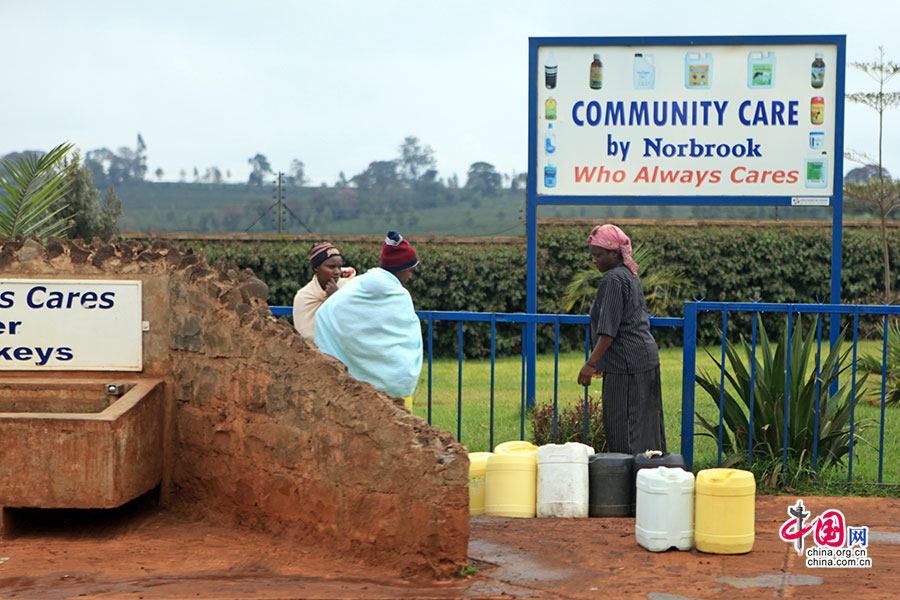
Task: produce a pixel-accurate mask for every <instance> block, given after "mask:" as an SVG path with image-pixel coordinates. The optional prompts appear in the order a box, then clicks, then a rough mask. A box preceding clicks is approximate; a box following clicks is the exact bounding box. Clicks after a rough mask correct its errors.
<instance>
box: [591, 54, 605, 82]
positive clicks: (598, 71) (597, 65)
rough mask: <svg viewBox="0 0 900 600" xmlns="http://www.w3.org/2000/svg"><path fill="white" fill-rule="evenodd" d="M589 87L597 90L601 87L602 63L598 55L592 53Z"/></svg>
mask: <svg viewBox="0 0 900 600" xmlns="http://www.w3.org/2000/svg"><path fill="white" fill-rule="evenodd" d="M590 84H591V89H592V90H599V89H601V88H603V63H602V62H600V55H599V54H597V53H596V52H595V53H594V61H593V62H592V63H591V81H590Z"/></svg>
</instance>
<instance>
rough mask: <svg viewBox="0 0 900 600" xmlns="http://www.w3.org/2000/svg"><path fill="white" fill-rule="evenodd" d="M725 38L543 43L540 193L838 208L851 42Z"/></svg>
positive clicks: (536, 125) (535, 49)
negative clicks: (754, 200)
mask: <svg viewBox="0 0 900 600" xmlns="http://www.w3.org/2000/svg"><path fill="white" fill-rule="evenodd" d="M719 40H720V38H715V39H704V38H699V39H697V40H694V41H691V42H690V43H685V42H686V40H685V39H684V38H680V39H678V40H671V41H670V39H667V38H655V39H648V40H644V39H635V38H627V39H626V38H596V39H585V38H550V39H532V60H531V61H530V63H531V69H532V71H533V73H532V75H531V77H530V81H531V82H532V92H531V95H530V99H531V102H532V103H533V106H532V107H531V110H530V111H529V114H530V115H531V119H532V123H531V127H530V130H531V136H532V141H531V144H530V148H531V149H532V157H531V159H532V160H531V161H530V164H531V165H533V166H534V167H535V168H534V169H533V170H532V171H531V173H532V176H534V177H535V180H536V194H537V195H538V196H543V197H553V196H569V197H578V196H594V197H611V196H612V197H618V198H622V197H626V199H627V197H641V198H642V199H645V198H647V197H698V196H700V197H710V196H714V197H747V196H754V197H781V198H787V199H788V200H787V202H786V203H792V204H795V205H798V204H799V205H803V204H810V205H821V204H826V205H827V204H828V201H827V200H824V199H827V198H830V197H831V196H833V195H834V190H835V181H836V180H837V177H838V176H839V175H840V173H839V172H838V171H837V169H838V168H839V166H840V165H841V160H840V157H839V156H838V153H839V152H841V151H842V144H841V143H840V142H839V141H836V140H838V136H840V135H841V134H842V117H843V108H842V107H843V97H842V94H841V95H839V92H838V88H839V87H840V88H841V89H842V88H843V65H841V64H840V58H841V57H840V56H839V54H841V53H840V52H839V41H838V40H837V39H835V38H833V37H827V36H822V37H820V38H814V37H812V36H808V37H807V38H791V39H788V40H786V39H784V38H778V37H772V38H734V41H735V43H718V42H719ZM675 41H677V42H678V43H673V42H675ZM695 42H696V43H695ZM712 42H716V43H712ZM839 76H840V81H839ZM839 83H840V85H838V84H839ZM836 157H837V158H838V159H837V160H836ZM723 203H725V204H727V201H723Z"/></svg>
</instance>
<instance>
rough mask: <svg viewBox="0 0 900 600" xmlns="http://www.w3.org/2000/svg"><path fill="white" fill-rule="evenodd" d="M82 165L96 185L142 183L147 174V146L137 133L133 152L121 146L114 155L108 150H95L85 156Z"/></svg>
mask: <svg viewBox="0 0 900 600" xmlns="http://www.w3.org/2000/svg"><path fill="white" fill-rule="evenodd" d="M84 164H85V166H86V167H88V168H89V169H90V170H91V172H92V173H93V176H94V181H95V182H97V183H98V185H121V184H123V183H129V182H132V181H143V180H144V176H146V174H147V144H145V143H144V138H143V136H141V134H140V133H139V134H138V136H137V145H136V146H135V148H134V149H133V150H132V149H131V148H127V147H125V146H122V147H121V148H119V151H118V153H116V152H113V151H112V150H110V149H109V148H97V149H96V150H91V151H89V152H88V153H87V154H86V155H85V158H84Z"/></svg>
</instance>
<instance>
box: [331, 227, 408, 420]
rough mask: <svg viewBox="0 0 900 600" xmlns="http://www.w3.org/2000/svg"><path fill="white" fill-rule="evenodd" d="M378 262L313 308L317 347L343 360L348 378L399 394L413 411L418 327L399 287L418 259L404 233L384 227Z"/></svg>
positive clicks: (406, 298) (406, 299)
mask: <svg viewBox="0 0 900 600" xmlns="http://www.w3.org/2000/svg"><path fill="white" fill-rule="evenodd" d="M380 264H381V266H380V267H376V268H374V269H370V270H369V271H367V272H366V273H364V274H362V275H360V276H359V277H356V278H354V279H353V280H352V281H350V282H349V283H347V285H345V286H343V287H342V288H341V289H339V290H338V291H337V292H335V293H334V294H333V295H332V296H331V297H330V298H328V300H326V301H325V303H324V304H322V307H321V308H320V309H319V310H318V312H316V328H315V341H316V346H318V348H319V350H320V351H321V352H322V353H324V354H328V355H329V356H333V357H334V358H336V359H338V360H339V361H341V362H342V363H344V365H346V367H347V371H349V373H350V374H351V375H352V376H354V377H356V378H357V379H359V380H361V381H368V382H369V383H371V384H372V385H374V386H375V387H376V388H377V389H379V390H381V391H382V392H385V393H386V394H390V395H391V396H397V397H400V398H403V400H404V405H405V406H406V407H407V408H408V409H409V410H412V394H413V392H414V391H415V389H416V384H417V383H418V381H419V373H420V372H421V371H422V329H421V327H420V325H419V317H418V316H417V315H416V311H415V308H414V307H413V302H412V297H411V296H410V295H409V292H408V291H406V288H405V287H404V286H405V285H406V283H408V282H409V280H410V278H411V277H412V271H413V269H415V268H416V267H417V266H418V265H419V257H418V255H417V254H416V251H415V249H414V248H413V247H412V246H411V245H410V243H409V242H408V241H406V240H405V239H403V236H401V235H400V234H399V233H397V232H396V231H389V232H388V234H387V237H385V239H384V243H383V244H382V247H381V257H380Z"/></svg>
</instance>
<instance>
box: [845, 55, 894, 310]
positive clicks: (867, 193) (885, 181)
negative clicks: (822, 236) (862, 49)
mask: <svg viewBox="0 0 900 600" xmlns="http://www.w3.org/2000/svg"><path fill="white" fill-rule="evenodd" d="M850 64H851V65H852V66H853V67H855V68H857V69H859V70H860V71H863V72H864V73H865V74H867V75H868V76H869V77H871V78H872V79H874V80H875V82H876V83H877V84H878V91H877V92H857V93H854V94H847V100H849V101H850V102H853V103H855V104H863V105H865V106H868V107H869V108H871V109H873V110H874V111H875V112H877V113H878V160H877V162H876V161H874V160H873V159H871V158H870V157H868V156H866V155H865V154H862V153H858V152H852V151H851V152H849V153H848V158H850V159H851V160H857V161H858V162H862V163H863V164H868V165H872V166H874V167H875V168H876V172H875V176H874V177H871V178H870V179H869V180H868V181H866V182H865V183H848V184H846V185H844V194H845V195H846V196H847V198H848V203H850V204H853V203H856V204H862V205H866V206H869V207H871V208H873V209H874V210H875V212H876V213H877V214H878V217H879V219H880V221H881V251H882V260H883V262H884V294H885V301H887V302H890V301H891V300H892V293H891V263H890V254H889V248H888V241H887V218H888V216H889V215H890V214H891V213H892V212H893V211H894V210H895V209H896V208H897V207H898V206H900V182H896V181H893V180H892V179H891V176H890V175H889V174H888V173H887V172H886V170H885V169H884V166H883V164H882V153H883V144H884V112H885V111H886V110H888V109H889V108H895V107H896V106H897V105H898V104H900V92H885V91H884V86H885V84H886V83H887V82H888V81H890V80H891V79H892V78H893V77H894V76H895V75H897V73H900V64H897V63H895V62H893V61H890V60H888V61H886V60H885V59H884V47H882V46H879V47H878V58H877V59H876V60H874V61H872V62H851V63H850Z"/></svg>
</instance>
